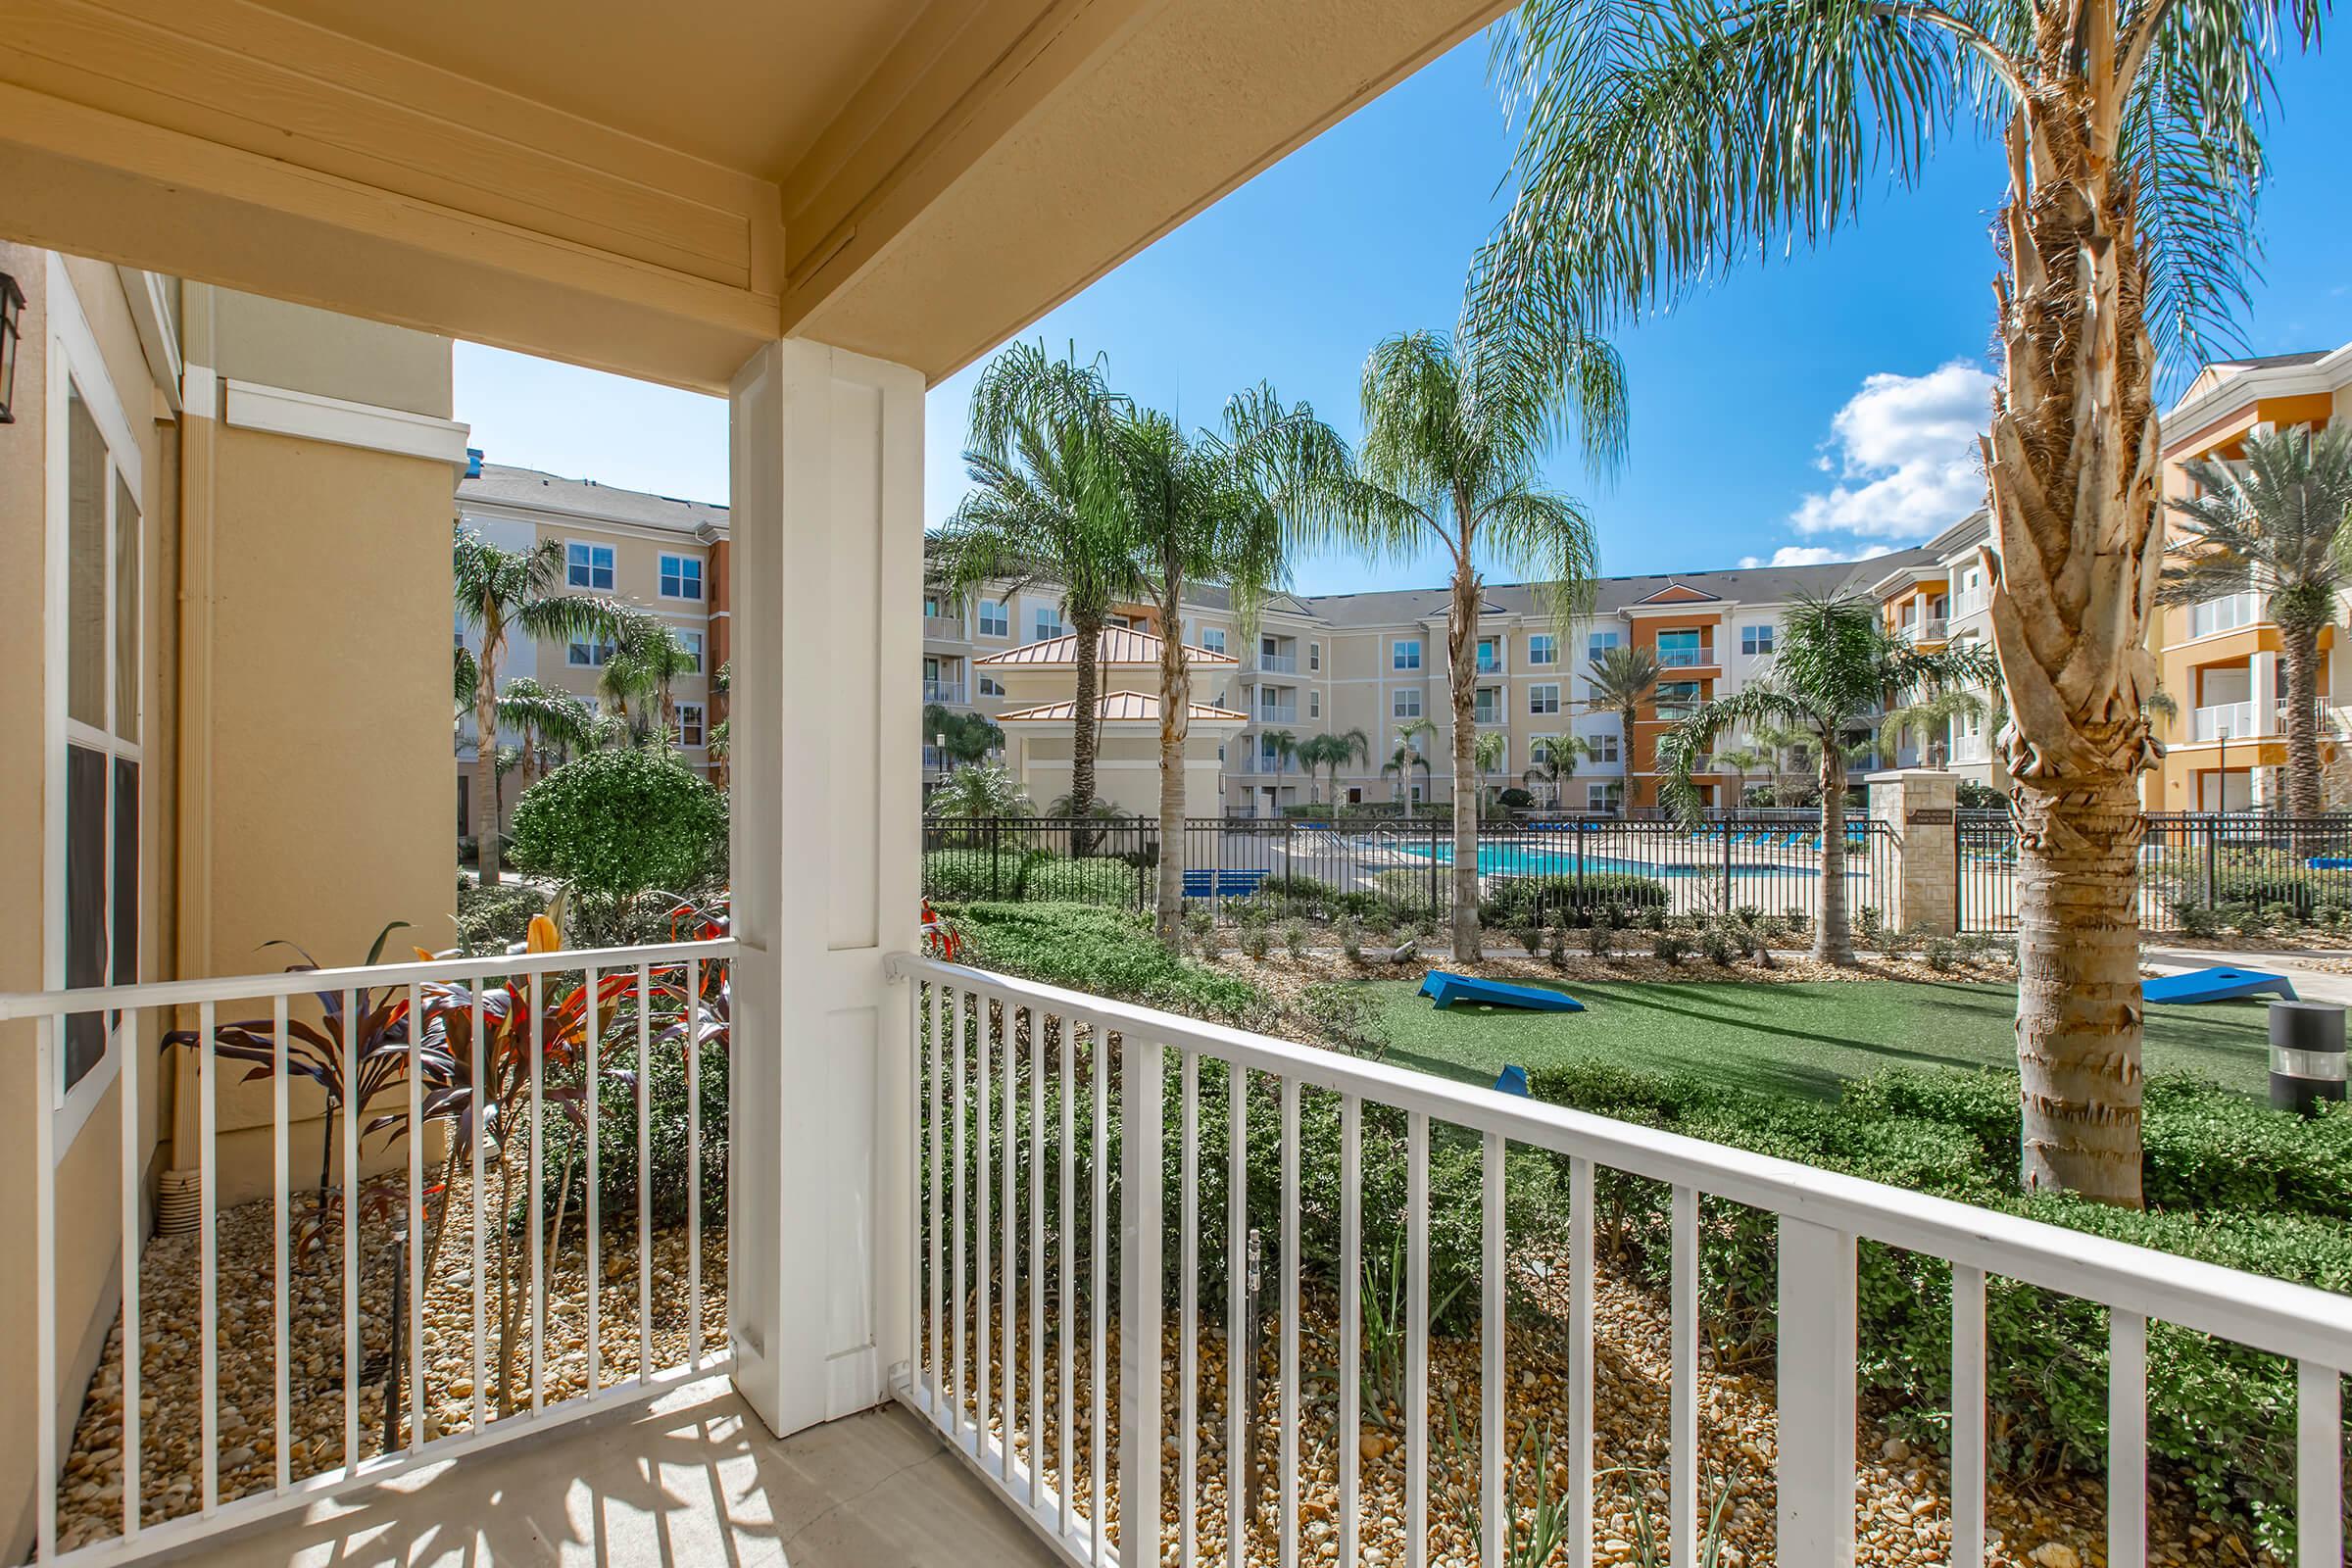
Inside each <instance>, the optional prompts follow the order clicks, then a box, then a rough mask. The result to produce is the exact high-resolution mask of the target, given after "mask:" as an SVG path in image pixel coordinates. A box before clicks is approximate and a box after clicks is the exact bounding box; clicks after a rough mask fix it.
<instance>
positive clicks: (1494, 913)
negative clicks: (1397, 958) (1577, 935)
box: [1478, 871, 1670, 930]
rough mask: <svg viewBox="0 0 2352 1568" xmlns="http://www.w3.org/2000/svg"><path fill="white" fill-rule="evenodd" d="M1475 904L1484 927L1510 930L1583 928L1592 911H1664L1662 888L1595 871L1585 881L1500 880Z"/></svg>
mask: <svg viewBox="0 0 2352 1568" xmlns="http://www.w3.org/2000/svg"><path fill="white" fill-rule="evenodd" d="M1490 881H1491V885H1492V887H1493V891H1492V892H1490V893H1489V894H1488V895H1487V896H1486V897H1485V898H1483V899H1481V900H1480V901H1479V906H1478V917H1479V919H1480V921H1481V922H1483V923H1484V924H1486V925H1488V926H1490V927H1495V928H1499V929H1504V930H1509V929H1513V928H1516V927H1518V926H1521V925H1527V924H1530V923H1534V924H1543V923H1544V922H1547V921H1548V922H1551V923H1554V924H1558V925H1570V926H1587V925H1591V924H1592V923H1593V911H1594V910H1595V909H1606V908H1616V909H1628V910H1635V911H1640V910H1642V909H1663V908H1666V907H1669V903H1670V900H1669V897H1668V894H1667V892H1666V884H1665V883H1663V882H1660V881H1658V880H1656V879H1655V878H1654V877H1646V876H1637V875H1635V874H1634V873H1632V872H1629V871H1595V872H1593V873H1592V874H1591V875H1589V876H1585V877H1581V878H1580V877H1574V876H1559V875H1544V876H1499V877H1494V878H1491V879H1490Z"/></svg>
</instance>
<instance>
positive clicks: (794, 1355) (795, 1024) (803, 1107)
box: [727, 339, 923, 1435]
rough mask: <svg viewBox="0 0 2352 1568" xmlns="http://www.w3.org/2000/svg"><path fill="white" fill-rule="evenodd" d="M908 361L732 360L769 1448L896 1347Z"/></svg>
mask: <svg viewBox="0 0 2352 1568" xmlns="http://www.w3.org/2000/svg"><path fill="white" fill-rule="evenodd" d="M922 401H923V379H922V376H921V374H920V373H919V372H918V371H915V370H912V369H909V368H907V367H904V366H898V365H889V364H885V363H883V362H881V361H877V360H870V359H866V358H864V357H863V356H860V355H856V354H851V353H848V352H846V351H844V350H839V349H833V348H829V347H826V346H825V345H823V344H819V343H811V342H808V341H805V340H798V339H795V340H789V341H785V342H780V343H775V344H771V345H769V346H768V347H767V348H765V349H762V350H761V351H760V353H759V354H757V355H755V356H754V357H753V358H752V360H751V361H750V362H749V363H747V364H746V365H745V366H744V368H742V369H741V370H740V371H739V372H737V374H736V377H735V384H734V388H733V392H732V396H731V399H730V424H731V430H732V474H733V492H734V493H733V497H732V500H733V508H732V512H733V519H732V538H733V571H732V574H731V581H730V591H731V595H732V603H731V605H730V607H729V608H730V611H731V613H732V616H733V621H734V672H733V674H734V688H733V697H732V702H731V704H730V706H729V716H730V718H731V720H732V729H731V736H732V741H733V751H732V759H731V762H730V774H731V783H732V790H733V834H734V840H733V855H734V865H733V884H734V908H733V913H734V934H735V936H736V937H737V938H738V939H739V940H740V941H741V942H742V944H743V947H744V953H743V956H742V957H741V958H739V959H738V960H737V961H736V965H735V972H734V976H733V979H732V999H733V1006H734V1030H733V1038H734V1044H733V1049H732V1060H731V1063H730V1068H731V1070H730V1074H729V1084H728V1095H729V1103H728V1122H729V1126H728V1133H729V1139H728V1156H727V1157H728V1165H729V1170H728V1210H727V1231H728V1238H727V1241H728V1253H727V1255H728V1265H729V1266H728V1275H727V1307H728V1312H727V1325H728V1335H729V1337H730V1339H731V1340H732V1341H733V1348H734V1355H735V1374H734V1375H735V1383H736V1387H737V1388H738V1389H739V1390H740V1391H741V1392H742V1394H743V1396H744V1397H745V1398H746V1399H747V1400H749V1401H750V1403H751V1405H752V1407H753V1408H754V1409H755V1410H757V1411H759V1413H760V1419H761V1420H763V1421H764V1422H766V1424H767V1425H768V1427H769V1428H770V1430H772V1431H774V1432H775V1433H777V1434H778V1435H782V1434H785V1433H789V1432H794V1431H798V1430H800V1429H801V1428H803V1427H806V1426H809V1425H812V1424H813V1423H815V1422H818V1421H825V1420H830V1419H832V1418H834V1417H836V1416H841V1415H846V1414H849V1413H851V1412H853V1411H856V1410H860V1409H863V1408H865V1407H867V1406H869V1405H871V1404H873V1403H875V1402H876V1401H877V1400H879V1399H880V1398H882V1397H884V1395H885V1394H886V1392H887V1380H888V1378H889V1376H890V1375H891V1369H892V1368H893V1367H894V1366H895V1365H896V1364H897V1363H898V1362H900V1361H902V1360H905V1359H907V1356H908V1347H909V1346H910V1345H911V1344H912V1334H913V1332H914V1330H913V1324H912V1322H911V1319H910V1315H909V1312H908V1309H907V1292H908V1289H909V1286H908V1283H907V1256H908V1248H907V1240H906V1227H907V1225H908V1224H909V1223H911V1210H910V1206H909V1205H910V1203H911V1201H912V1200H911V1197H910V1195H909V1194H908V1192H907V1161H908V1157H909V1156H908V1152H907V1144H908V1140H909V1139H910V1138H911V1137H912V1135H913V1126H912V1120H911V1117H910V1115H909V1112H908V1105H909V1104H910V1103H911V1093H912V1091H911V1087H910V1083H909V1080H908V1076H907V1075H908V1071H909V1069H908V1066H907V1051H906V1041H907V1029H908V1027H909V1016H910V1015H909V1010H908V1004H907V999H906V997H905V996H904V995H903V993H904V992H905V991H906V990H907V988H906V987H904V986H900V987H898V988H896V989H895V990H894V989H893V988H892V986H891V984H890V982H889V981H888V980H887V979H886V978H885V976H884V974H883V971H882V959H883V957H884V956H886V955H888V954H889V953H891V952H893V951H904V950H911V949H912V948H913V947H914V945H915V941H916V928H917V924H918V921H919V902H918V884H917V877H916V862H915V848H916V845H917V842H918V840H917V834H916V822H917V817H918V814H919V811H920V799H921V758H920V754H919V751H918V748H919V746H920V744H921V737H920V733H919V731H920V729H921V720H920V713H921V708H922V704H921V701H920V698H921V689H920V687H919V686H918V685H917V684H916V682H917V679H918V675H919V670H920V663H919V660H920V647H919V644H918V642H917V626H916V622H915V618H914V616H913V614H912V613H911V611H909V610H908V609H907V607H908V606H911V605H913V604H914V603H915V600H916V598H917V597H918V595H919V594H920V592H921V586H922V559H923V527H922Z"/></svg>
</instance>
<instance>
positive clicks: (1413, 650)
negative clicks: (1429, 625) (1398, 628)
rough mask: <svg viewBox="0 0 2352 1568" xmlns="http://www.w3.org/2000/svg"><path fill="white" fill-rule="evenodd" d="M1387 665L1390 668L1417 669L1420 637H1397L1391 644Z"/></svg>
mask: <svg viewBox="0 0 2352 1568" xmlns="http://www.w3.org/2000/svg"><path fill="white" fill-rule="evenodd" d="M1389 667H1390V668H1392V669H1419V668H1420V667H1421V639H1420V638H1418V637H1399V638H1397V641H1396V642H1395V643H1393V644H1391V645H1390V652H1389Z"/></svg>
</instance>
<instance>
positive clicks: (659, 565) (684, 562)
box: [654, 550, 703, 605]
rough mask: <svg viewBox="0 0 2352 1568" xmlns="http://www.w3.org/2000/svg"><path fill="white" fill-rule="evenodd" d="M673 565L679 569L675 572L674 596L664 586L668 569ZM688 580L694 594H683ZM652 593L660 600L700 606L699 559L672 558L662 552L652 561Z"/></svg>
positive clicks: (687, 557)
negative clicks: (676, 590)
mask: <svg viewBox="0 0 2352 1568" xmlns="http://www.w3.org/2000/svg"><path fill="white" fill-rule="evenodd" d="M672 564H675V565H676V566H677V567H678V568H679V569H678V572H677V579H678V589H679V591H678V592H677V593H674V594H673V593H671V592H670V591H669V589H668V587H667V586H665V584H666V582H667V579H668V578H669V576H670V569H669V568H670V566H671V565H672ZM689 579H691V580H692V582H693V584H694V592H692V593H687V592H685V588H686V584H687V582H688V581H689ZM654 591H655V592H656V593H657V594H659V595H660V596H661V597H662V598H663V599H668V600H673V601H675V602H676V603H678V604H685V605H699V604H701V603H702V602H703V563H702V560H701V558H700V557H697V556H673V555H671V554H670V553H669V552H668V551H666V550H665V551H663V552H662V554H661V555H659V556H657V557H656V558H655V560H654Z"/></svg>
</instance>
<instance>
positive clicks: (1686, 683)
mask: <svg viewBox="0 0 2352 1568" xmlns="http://www.w3.org/2000/svg"><path fill="white" fill-rule="evenodd" d="M1654 701H1655V703H1656V706H1657V711H1658V716H1659V717H1660V718H1682V717H1684V716H1686V715H1687V714H1689V713H1690V711H1691V709H1692V708H1694V707H1696V706H1697V704H1698V682H1696V681H1694V680H1662V681H1660V682H1658V693H1657V697H1656V698H1655V699H1654Z"/></svg>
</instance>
